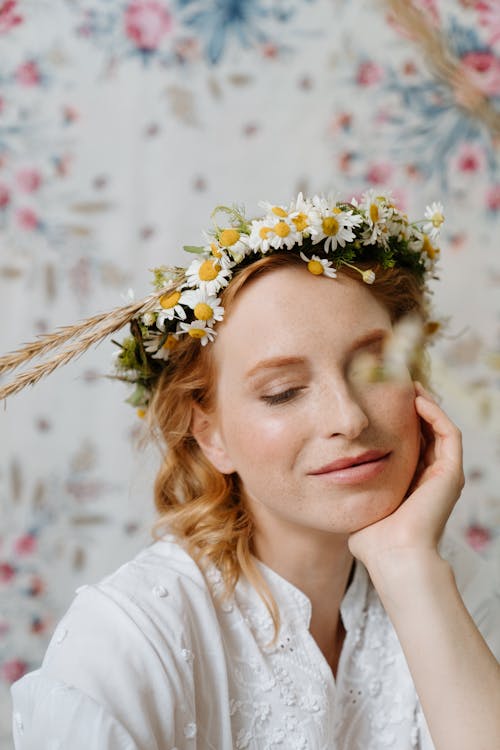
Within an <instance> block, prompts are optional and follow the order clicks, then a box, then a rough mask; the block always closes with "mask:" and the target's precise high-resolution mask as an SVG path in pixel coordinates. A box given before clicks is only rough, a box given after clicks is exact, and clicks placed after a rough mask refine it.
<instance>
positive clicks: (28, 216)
mask: <svg viewBox="0 0 500 750" xmlns="http://www.w3.org/2000/svg"><path fill="white" fill-rule="evenodd" d="M16 218H17V223H18V224H19V226H20V227H22V229H27V230H28V231H30V232H32V231H33V230H34V229H38V227H39V226H40V221H39V219H38V216H37V214H36V213H35V211H33V209H32V208H19V209H18V210H17V213H16Z"/></svg>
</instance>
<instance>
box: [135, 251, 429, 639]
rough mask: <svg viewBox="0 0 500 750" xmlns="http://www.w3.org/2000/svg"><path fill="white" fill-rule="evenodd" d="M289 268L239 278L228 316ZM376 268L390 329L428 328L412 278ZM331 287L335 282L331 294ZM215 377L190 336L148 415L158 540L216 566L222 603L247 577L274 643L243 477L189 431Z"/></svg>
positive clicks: (259, 265)
mask: <svg viewBox="0 0 500 750" xmlns="http://www.w3.org/2000/svg"><path fill="white" fill-rule="evenodd" d="M291 263H293V264H296V265H297V266H300V267H302V268H304V261H302V260H301V259H300V258H299V257H298V256H295V255H292V254H290V253H288V254H279V253H276V254H273V255H270V256H267V257H265V258H261V259H259V260H257V261H256V262H255V263H252V264H251V265H249V266H247V267H245V268H243V269H242V270H240V271H239V272H237V273H236V274H235V275H234V276H233V278H232V279H231V281H230V283H229V284H228V286H227V287H226V289H225V290H224V292H223V293H222V295H221V304H222V305H223V306H224V308H225V311H226V315H230V314H231V307H232V305H233V302H234V300H235V298H236V297H237V296H238V294H239V292H240V290H241V289H243V288H244V287H245V286H246V285H248V284H249V283H250V282H251V281H253V280H255V279H256V278H258V277H259V276H263V275H264V274H269V273H272V272H273V271H274V270H276V269H279V268H283V267H284V266H290V264H291ZM359 267H361V268H362V267H363V264H360V266H359ZM366 267H370V268H371V267H373V266H372V265H369V264H366ZM304 270H305V268H304ZM374 270H375V273H376V281H375V283H374V284H373V286H371V287H370V291H371V293H372V294H373V295H374V296H375V297H376V298H377V299H378V300H379V301H380V302H381V304H383V305H384V307H385V308H386V309H387V310H388V312H389V314H390V317H391V321H392V323H393V324H394V323H395V322H397V321H398V320H399V319H401V318H402V317H403V316H405V315H406V314H408V313H410V312H412V313H415V312H416V313H418V314H419V315H420V316H421V317H422V320H423V322H424V325H425V324H426V323H428V321H427V320H426V309H425V305H424V299H423V292H422V289H421V287H420V285H419V283H418V281H417V279H416V278H415V276H414V275H413V274H412V273H411V272H409V271H406V270H405V269H401V268H392V269H382V268H375V269H374ZM341 273H343V274H346V275H347V276H349V277H351V278H353V279H355V280H356V281H359V283H363V282H362V280H361V277H360V275H359V274H358V273H357V272H356V271H354V270H351V269H349V268H346V267H343V268H342V271H341ZM334 289H335V282H334V281H333V282H332V294H333V293H334ZM219 325H220V324H219ZM427 369H428V368H427V359H426V357H425V356H423V355H422V356H419V357H418V358H416V360H415V363H414V365H413V366H412V373H411V374H412V377H413V378H414V379H418V380H420V381H421V382H423V383H424V384H428V377H427ZM216 378H217V373H216V370H215V363H214V357H213V354H212V345H211V344H208V345H207V346H204V347H203V346H200V343H199V341H196V340H193V339H192V338H190V337H189V336H185V337H183V338H182V339H181V340H180V341H179V343H178V345H177V346H176V348H175V349H174V350H173V352H172V354H171V357H170V360H169V362H168V363H167V365H166V367H165V370H164V372H163V373H162V375H161V376H160V379H159V381H158V384H157V386H156V388H155V393H154V396H153V399H152V402H151V405H150V408H149V410H148V411H149V415H150V417H149V418H150V424H151V427H152V432H153V434H155V435H156V436H157V438H159V442H160V445H161V447H162V463H161V467H160V469H159V471H158V474H157V477H156V481H155V504H156V509H157V511H158V514H159V517H158V520H157V521H156V523H155V524H154V527H153V537H154V538H155V539H158V538H161V537H162V536H163V534H164V533H165V532H168V533H172V534H174V535H175V536H176V538H177V539H178V540H179V542H180V543H182V544H183V545H184V546H185V547H186V549H187V551H188V552H189V553H190V554H191V555H192V556H193V557H194V558H195V559H196V560H197V561H198V563H200V564H201V565H206V564H207V563H209V564H210V563H211V564H213V565H215V566H216V567H217V568H218V569H219V570H220V571H221V574H222V578H223V581H224V584H225V585H224V593H223V596H225V597H229V596H230V595H231V594H232V593H233V591H234V588H235V586H236V583H237V581H238V578H239V577H240V575H241V574H243V575H244V576H245V577H246V578H247V579H248V580H249V581H250V583H251V584H252V585H253V586H254V587H255V589H256V590H257V592H258V593H259V595H260V596H261V598H262V600H263V601H264V603H265V605H266V607H267V608H268V610H269V613H270V615H271V617H272V620H273V624H274V628H275V638H276V636H277V633H278V631H279V611H278V608H277V605H276V602H275V601H274V599H273V596H272V594H271V592H270V590H269V587H268V586H267V583H266V581H265V579H264V577H263V576H262V574H261V572H260V571H259V569H258V567H257V566H256V564H255V560H254V558H253V556H252V533H253V522H252V518H251V516H250V514H249V512H248V510H247V508H246V507H245V505H244V503H243V501H242V492H241V486H240V481H239V478H238V476H237V475H236V474H230V475H226V474H221V473H220V472H219V471H218V470H217V469H215V467H214V466H213V465H212V464H211V463H210V462H209V461H208V459H207V458H206V457H205V455H204V453H203V452H202V450H201V449H200V447H199V446H198V443H197V442H196V440H195V438H194V437H193V434H192V431H191V425H192V419H193V407H194V405H195V404H198V405H200V406H201V407H202V409H203V410H205V411H206V412H210V411H211V410H212V409H214V407H215V390H216V385H215V384H216Z"/></svg>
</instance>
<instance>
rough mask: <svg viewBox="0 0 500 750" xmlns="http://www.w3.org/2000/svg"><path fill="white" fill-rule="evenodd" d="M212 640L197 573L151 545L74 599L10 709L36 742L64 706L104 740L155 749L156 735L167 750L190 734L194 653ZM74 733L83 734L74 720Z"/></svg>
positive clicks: (175, 552)
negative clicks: (111, 736) (88, 719)
mask: <svg viewBox="0 0 500 750" xmlns="http://www.w3.org/2000/svg"><path fill="white" fill-rule="evenodd" d="M217 632H218V630H217V615H216V612H215V606H214V601H213V598H212V594H211V589H210V587H209V585H208V583H207V580H206V578H205V576H204V574H203V573H202V571H201V570H200V568H199V567H198V565H197V564H196V563H195V562H194V560H193V559H192V558H191V557H190V556H189V555H188V554H187V553H186V552H185V550H183V548H182V547H181V546H180V545H178V544H176V543H175V542H174V541H173V540H165V541H160V542H156V543H154V544H152V545H151V546H149V547H147V548H146V549H144V550H143V551H142V552H140V553H139V554H138V555H137V556H136V557H135V558H134V559H133V560H130V561H129V562H127V563H125V564H124V565H122V566H121V567H120V568H118V570H116V571H115V572H114V573H112V574H111V575H108V576H106V578H104V579H103V580H101V581H100V582H99V583H96V584H92V585H89V586H84V587H81V588H80V589H79V590H78V593H77V596H76V597H75V599H74V600H73V602H72V604H71V605H70V607H69V609H68V611H67V612H66V614H65V615H64V616H63V618H62V619H61V621H60V622H59V624H58V626H57V628H56V630H55V632H54V635H53V637H52V640H51V642H50V644H49V647H48V649H47V652H46V654H45V658H44V660H43V664H42V666H41V668H40V669H39V670H37V671H36V672H33V673H31V674H30V675H27V676H26V677H24V678H23V679H22V680H21V681H20V682H19V683H17V685H15V686H14V687H13V698H14V705H15V707H16V706H17V707H18V708H17V710H18V712H19V713H20V714H21V715H22V716H24V719H23V721H25V722H26V723H29V725H30V729H29V732H31V733H32V734H33V736H35V734H36V732H37V731H38V730H39V729H40V731H41V732H42V734H43V732H45V731H47V732H48V731H49V730H50V731H52V728H53V727H54V726H56V725H57V726H59V725H61V722H62V717H61V713H60V711H59V710H58V709H57V706H59V707H60V708H61V710H62V709H63V707H64V706H66V709H64V713H65V716H70V715H73V714H74V713H75V711H76V710H78V711H79V712H80V713H79V716H80V714H81V716H82V717H83V715H84V714H85V715H87V714H88V716H92V717H93V720H92V722H93V723H92V726H96V727H98V728H99V731H101V728H102V733H105V732H111V733H115V734H116V736H118V735H120V730H121V729H122V730H123V734H124V735H125V734H126V733H129V734H130V736H131V737H132V738H133V739H134V742H136V744H137V746H140V747H148V748H156V747H157V745H156V744H155V743H154V742H153V739H152V737H151V731H152V730H151V727H157V728H158V736H161V737H163V739H164V741H168V742H170V744H171V745H172V746H173V745H174V744H175V736H174V735H175V731H176V727H177V728H178V727H181V729H182V727H183V726H190V724H189V722H192V721H193V718H192V717H193V716H194V715H195V701H194V695H195V673H194V670H193V649H194V645H193V644H197V645H200V644H201V646H202V651H208V650H209V648H208V646H207V639H211V640H210V642H211V643H214V642H215V638H216V636H217ZM205 646H207V648H204V647H205ZM203 666H204V664H203ZM63 699H64V700H63ZM80 709H81V710H80ZM84 709H85V711H84ZM85 712H86V713H85ZM28 717H31V718H29V719H28ZM37 717H38V718H37ZM44 717H45V718H44ZM49 718H50V721H49ZM64 721H66V718H65V719H64ZM68 721H69V719H68ZM72 721H73V720H72ZM63 723H64V722H63ZM70 724H71V722H69V724H68V732H70ZM73 724H74V725H75V726H77V728H79V729H82V731H83V727H82V724H81V722H80V721H79V720H78V721H76V719H75V720H74V721H73ZM89 726H90V724H89ZM26 731H27V733H28V730H26ZM96 731H97V729H96ZM98 736H99V738H101V734H99V735H98ZM103 736H104V734H103ZM186 736H187V735H186ZM68 737H69V734H68ZM77 746H78V747H79V745H75V747H77ZM95 746H97V745H95ZM99 746H106V747H107V746H108V745H104V744H103V745H99ZM109 746H110V747H111V746H113V747H114V745H111V744H110V745H109ZM119 746H120V747H123V748H125V747H128V744H127V743H126V742H125V741H123V744H121V745H119ZM159 746H160V745H158V747H159ZM21 747H23V746H22V745H21ZM117 747H118V746H117Z"/></svg>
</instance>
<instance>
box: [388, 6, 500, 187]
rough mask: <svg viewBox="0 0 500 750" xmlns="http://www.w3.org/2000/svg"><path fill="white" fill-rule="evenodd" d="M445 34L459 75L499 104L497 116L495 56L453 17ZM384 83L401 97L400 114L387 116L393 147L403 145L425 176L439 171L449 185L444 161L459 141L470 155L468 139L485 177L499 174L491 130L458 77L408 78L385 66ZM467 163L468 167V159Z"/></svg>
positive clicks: (498, 62)
mask: <svg viewBox="0 0 500 750" xmlns="http://www.w3.org/2000/svg"><path fill="white" fill-rule="evenodd" d="M446 39H447V44H448V46H449V47H450V49H451V50H452V51H453V54H454V56H455V58H456V59H457V61H458V63H459V71H460V79H461V80H465V81H468V82H469V83H470V84H472V86H473V87H474V89H475V90H476V92H477V94H476V96H479V97H481V98H484V99H485V100H487V101H488V102H489V104H490V105H491V106H494V107H495V108H497V109H498V110H499V115H498V117H499V120H500V107H499V105H500V58H499V57H497V56H496V55H495V53H494V51H493V50H492V49H491V48H490V47H488V46H487V45H485V44H484V42H483V41H482V40H481V39H480V37H479V36H478V34H477V31H476V30H475V29H474V28H473V27H469V28H464V27H463V26H461V25H460V24H459V23H458V22H457V21H456V20H455V19H452V20H451V22H450V26H449V30H448V31H447V35H446ZM386 88H387V91H389V92H393V93H396V94H397V95H398V96H399V98H400V101H401V103H402V107H400V108H399V114H398V115H396V116H393V117H391V118H390V119H391V121H392V124H393V125H394V126H395V128H394V130H395V134H394V135H395V139H394V145H395V149H396V151H398V152H399V153H400V154H402V153H403V150H404V151H406V152H407V154H408V152H410V153H411V152H413V153H414V155H415V160H416V161H417V162H418V164H419V167H420V170H421V172H422V173H423V175H424V176H425V177H430V176H433V175H434V176H435V175H438V176H439V179H440V181H441V185H442V187H443V188H446V187H448V184H449V179H450V174H449V170H447V169H446V168H445V169H443V165H445V166H448V167H449V166H450V160H451V159H452V158H455V157H456V155H457V153H460V152H461V151H462V153H464V151H463V145H464V144H468V145H469V155H472V154H473V151H472V150H470V146H471V145H472V144H473V146H474V148H475V154H476V159H477V161H478V164H479V161H481V165H482V167H484V169H485V170H487V171H488V172H489V174H490V177H491V178H492V179H493V180H494V179H498V175H497V170H498V167H497V159H496V154H495V149H494V144H493V143H492V136H491V132H490V130H489V129H488V127H487V126H486V125H485V124H484V123H483V122H482V121H481V120H480V119H479V118H478V116H477V115H476V114H475V113H474V104H475V103H474V102H473V101H471V100H470V98H469V97H470V96H471V93H470V88H469V89H467V87H464V88H463V90H462V87H461V81H460V80H458V81H457V83H456V84H455V85H453V84H451V85H449V84H447V83H444V82H442V81H439V80H436V79H434V78H420V79H418V80H416V81H415V82H412V83H409V82H408V80H405V79H404V78H402V77H401V75H400V74H399V73H397V72H395V71H393V70H391V71H389V72H388V75H387V80H386ZM464 158H465V157H464ZM464 164H465V162H464ZM465 166H466V165H465ZM469 166H470V168H471V169H472V161H470V162H469Z"/></svg>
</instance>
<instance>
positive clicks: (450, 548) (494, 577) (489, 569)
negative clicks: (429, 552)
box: [441, 531, 500, 659]
mask: <svg viewBox="0 0 500 750" xmlns="http://www.w3.org/2000/svg"><path fill="white" fill-rule="evenodd" d="M441 555H442V556H443V557H444V558H445V559H446V560H447V561H448V562H449V563H450V565H451V567H452V569H453V573H454V575H455V581H456V584H457V588H458V590H459V591H460V594H461V596H462V598H463V600H464V603H465V606H466V607H467V609H468V611H469V612H470V614H471V616H472V618H473V619H474V621H475V623H476V625H477V627H478V628H479V630H480V631H481V633H482V635H483V637H484V638H485V640H486V641H487V643H488V645H489V647H490V648H491V650H492V651H493V653H494V654H495V655H496V657H497V659H500V571H499V569H498V561H495V560H486V559H484V558H482V557H480V555H478V554H477V553H476V552H475V551H474V550H473V549H472V548H471V547H469V545H468V544H466V542H465V541H464V540H463V539H462V538H460V537H459V536H458V534H457V533H456V532H454V531H446V533H445V536H444V537H443V540H442V542H441Z"/></svg>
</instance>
